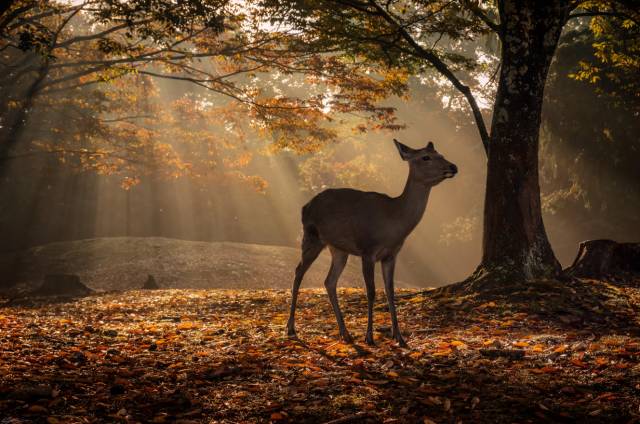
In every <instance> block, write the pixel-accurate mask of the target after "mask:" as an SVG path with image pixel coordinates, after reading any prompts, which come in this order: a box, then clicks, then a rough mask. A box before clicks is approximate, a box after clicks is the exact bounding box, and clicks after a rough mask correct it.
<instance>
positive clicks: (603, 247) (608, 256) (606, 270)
mask: <svg viewBox="0 0 640 424" xmlns="http://www.w3.org/2000/svg"><path fill="white" fill-rule="evenodd" d="M565 273H566V274H567V275H570V276H573V277H580V278H598V277H603V276H606V275H614V274H619V273H640V243H618V242H616V241H613V240H604V239H602V240H588V241H583V242H582V243H580V248H579V249H578V256H576V259H575V260H574V261H573V264H572V265H571V266H570V267H569V268H567V269H566V270H565Z"/></svg>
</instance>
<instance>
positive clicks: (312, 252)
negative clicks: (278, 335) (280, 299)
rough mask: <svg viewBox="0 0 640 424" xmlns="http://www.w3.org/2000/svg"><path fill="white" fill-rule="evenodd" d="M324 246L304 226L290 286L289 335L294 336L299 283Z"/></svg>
mask: <svg viewBox="0 0 640 424" xmlns="http://www.w3.org/2000/svg"><path fill="white" fill-rule="evenodd" d="M324 246H325V245H324V244H323V243H322V241H321V240H320V238H319V237H318V236H317V235H316V234H315V233H314V232H313V231H310V230H308V229H306V228H305V230H304V236H303V238H302V259H301V260H300V263H298V266H297V267H296V276H295V278H294V280H293V287H292V288H291V311H290V313H289V321H288V322H287V335H288V336H289V337H295V336H296V324H295V314H296V303H297V302H298V291H299V290H300V284H302V278H303V277H304V274H305V273H306V272H307V270H308V269H309V267H310V266H311V264H312V263H313V261H315V260H316V258H317V257H318V255H319V254H320V252H322V249H324Z"/></svg>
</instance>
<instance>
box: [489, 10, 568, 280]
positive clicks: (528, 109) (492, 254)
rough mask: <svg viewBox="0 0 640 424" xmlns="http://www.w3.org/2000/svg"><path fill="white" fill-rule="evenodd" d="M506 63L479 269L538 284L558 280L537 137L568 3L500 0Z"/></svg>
mask: <svg viewBox="0 0 640 424" xmlns="http://www.w3.org/2000/svg"><path fill="white" fill-rule="evenodd" d="M500 14H501V21H502V22H503V23H504V32H503V34H502V38H503V44H502V61H501V69H500V81H499V86H498V92H497V95H496V101H495V105H494V110H493V121H492V124H491V138H490V144H489V146H490V147H489V163H488V172H487V189H486V195H485V209H484V238H483V257H482V264H481V266H480V268H479V269H480V270H482V271H487V272H489V273H491V274H492V275H494V276H497V277H500V276H503V277H505V278H519V279H526V280H531V279H535V278H540V277H549V276H554V275H556V274H557V273H558V272H559V271H560V270H561V268H560V264H559V262H558V260H557V259H556V257H555V255H554V253H553V250H552V249H551V245H550V244H549V240H548V238H547V234H546V232H545V229H544V224H543V222H542V211H541V205H540V185H539V183H538V136H539V131H540V119H541V112H542V99H543V92H544V85H545V81H546V78H547V72H548V69H549V64H550V62H551V59H552V57H553V54H554V51H555V48H556V45H557V43H558V38H559V36H560V32H561V30H562V26H563V24H564V22H565V20H566V6H564V3H563V2H560V1H544V2H541V1H539V0H526V1H517V0H505V1H503V2H500Z"/></svg>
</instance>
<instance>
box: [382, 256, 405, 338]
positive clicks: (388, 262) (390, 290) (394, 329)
mask: <svg viewBox="0 0 640 424" xmlns="http://www.w3.org/2000/svg"><path fill="white" fill-rule="evenodd" d="M395 267H396V257H395V256H390V257H388V258H385V259H383V260H382V277H383V278H384V291H385V293H386V295H387V301H388V302H389V313H390V314H391V337H393V339H394V340H395V341H397V342H398V344H399V345H400V346H402V347H406V346H407V343H406V342H405V341H404V339H403V338H402V333H401V332H400V326H399V325H398V316H397V315H396V305H395V295H394V287H393V273H394V271H395Z"/></svg>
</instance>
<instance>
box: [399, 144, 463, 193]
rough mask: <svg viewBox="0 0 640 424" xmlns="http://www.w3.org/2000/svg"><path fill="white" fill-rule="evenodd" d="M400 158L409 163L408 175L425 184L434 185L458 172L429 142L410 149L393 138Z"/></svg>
mask: <svg viewBox="0 0 640 424" xmlns="http://www.w3.org/2000/svg"><path fill="white" fill-rule="evenodd" d="M393 142H394V143H395V145H396V147H397V148H398V152H399V153H400V157H401V158H402V160H404V161H407V162H408V163H409V176H410V178H412V179H413V180H415V181H418V182H421V183H423V184H425V185H427V186H434V185H436V184H439V183H440V182H442V181H444V180H445V179H447V178H453V177H454V176H455V175H456V174H457V173H458V167H457V166H455V165H454V164H453V163H451V162H449V161H448V160H446V159H445V158H444V156H442V155H441V154H440V153H438V152H437V151H436V149H435V148H434V147H433V143H432V142H429V143H428V144H427V146H426V147H423V148H422V149H412V148H411V147H409V146H405V145H404V144H402V143H400V142H399V141H398V140H396V139H395V138H394V139H393Z"/></svg>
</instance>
